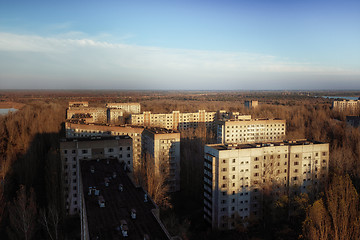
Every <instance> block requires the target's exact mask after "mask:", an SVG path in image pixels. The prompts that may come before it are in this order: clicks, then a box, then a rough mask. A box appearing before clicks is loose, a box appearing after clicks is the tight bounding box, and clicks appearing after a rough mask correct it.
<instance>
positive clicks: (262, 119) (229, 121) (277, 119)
mask: <svg viewBox="0 0 360 240" xmlns="http://www.w3.org/2000/svg"><path fill="white" fill-rule="evenodd" d="M250 116H251V115H250ZM272 120H275V121H285V119H281V118H253V119H246V118H245V119H226V120H224V121H221V122H226V123H232V122H254V121H272Z"/></svg>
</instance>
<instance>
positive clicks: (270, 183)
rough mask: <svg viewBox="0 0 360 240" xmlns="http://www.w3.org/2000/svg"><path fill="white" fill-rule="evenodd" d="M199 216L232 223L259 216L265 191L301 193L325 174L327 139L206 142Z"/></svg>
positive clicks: (222, 226)
mask: <svg viewBox="0 0 360 240" xmlns="http://www.w3.org/2000/svg"><path fill="white" fill-rule="evenodd" d="M204 158H205V159H204V218H205V220H206V221H207V222H209V223H210V224H211V225H212V227H213V228H218V229H223V230H226V229H233V228H235V226H236V222H238V220H239V218H240V219H241V221H244V222H246V221H247V219H248V218H249V217H253V218H261V217H262V216H263V208H262V203H263V197H264V194H271V196H274V198H275V199H276V197H279V196H281V195H293V194H299V193H306V192H308V191H310V190H311V189H312V188H317V187H320V186H321V185H323V183H324V182H325V181H326V179H327V176H328V168H329V144H328V143H320V142H310V141H306V140H297V141H288V142H287V141H282V142H272V143H257V144H228V145H224V144H213V145H206V146H205V156H204Z"/></svg>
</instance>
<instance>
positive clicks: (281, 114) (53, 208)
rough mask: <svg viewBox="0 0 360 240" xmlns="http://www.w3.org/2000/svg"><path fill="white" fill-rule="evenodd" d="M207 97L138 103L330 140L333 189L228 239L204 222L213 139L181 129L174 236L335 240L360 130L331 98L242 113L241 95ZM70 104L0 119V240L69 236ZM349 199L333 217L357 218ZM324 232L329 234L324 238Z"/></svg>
mask: <svg viewBox="0 0 360 240" xmlns="http://www.w3.org/2000/svg"><path fill="white" fill-rule="evenodd" d="M250 95H251V94H250ZM210 97H211V98H216V101H214V100H206V101H198V99H193V98H194V97H193V96H191V99H192V100H178V98H179V96H176V97H174V96H172V97H170V98H167V97H166V94H161V96H160V97H159V98H157V97H156V96H154V95H151V98H147V99H146V97H144V98H142V97H141V96H139V97H138V99H139V100H140V99H141V104H142V110H144V111H152V112H154V113H164V112H171V111H173V110H179V111H181V112H197V111H198V110H199V109H205V110H206V111H217V110H219V109H224V110H227V111H238V112H241V113H243V114H251V115H252V117H253V118H282V119H286V121H287V138H289V139H296V138H307V139H311V140H316V141H324V142H329V143H330V178H329V184H328V185H326V186H324V191H323V192H321V193H318V194H314V195H312V196H309V195H300V196H298V197H296V198H295V197H294V198H290V199H289V198H286V197H285V196H284V197H282V198H280V199H278V200H277V201H273V202H270V204H269V206H268V208H267V210H266V211H267V213H268V214H267V216H266V218H265V219H264V221H261V222H256V221H254V222H252V223H251V224H250V225H249V227H248V228H247V229H244V228H242V227H241V224H239V226H238V228H237V230H236V231H230V232H227V233H226V234H224V233H220V232H217V231H212V230H210V229H209V228H208V226H207V225H206V224H205V223H204V221H203V210H202V209H203V148H204V145H205V144H206V143H212V142H213V141H214V138H215V135H214V133H213V132H211V131H206V130H205V128H198V129H196V130H194V131H192V130H189V131H186V132H182V134H181V189H182V191H181V192H180V193H178V194H175V195H174V196H172V199H173V206H174V208H173V210H171V211H168V212H165V213H164V214H163V217H164V218H165V220H164V222H165V224H166V226H167V227H168V228H169V230H170V232H171V233H173V234H174V235H180V236H182V237H183V239H216V238H223V239H226V238H228V239H234V238H236V239H297V238H298V237H302V238H303V239H335V237H334V236H338V235H335V234H336V232H337V231H338V230H335V224H336V223H337V222H335V221H334V219H335V217H334V216H335V215H334V211H333V210H332V208H333V206H334V204H331V203H334V199H338V200H339V199H342V198H343V197H342V196H343V194H344V192H343V191H345V189H350V190H351V192H352V195H351V196H358V195H357V193H358V192H359V190H360V130H359V129H354V128H352V127H349V126H346V123H345V122H344V119H345V114H341V113H337V112H334V111H332V110H331V109H330V101H328V100H326V99H315V100H311V99H309V98H308V97H306V96H304V97H302V95H300V96H299V97H296V98H295V97H294V96H291V97H289V98H286V96H282V98H281V99H280V98H272V97H269V96H267V98H262V100H261V101H260V106H259V107H258V108H255V109H245V108H244V106H243V99H244V98H242V100H240V99H239V100H237V99H236V94H234V95H233V96H232V97H234V101H221V97H219V96H217V95H216V94H211V96H206V97H203V98H204V99H206V98H210ZM99 98H101V96H100V97H99ZM175 98H177V99H175ZM187 98H189V96H187ZM150 99H151V100H150ZM224 99H227V98H224ZM298 99H301V100H302V101H298ZM72 100H74V99H72ZM255 100H256V99H255ZM66 103H67V102H64V103H61V102H56V103H53V102H51V101H46V102H45V101H39V102H34V103H30V104H29V103H28V105H27V106H25V107H24V108H23V109H22V110H21V111H18V112H16V113H11V114H9V115H7V116H5V117H0V139H1V140H0V179H1V188H0V236H1V239H21V238H23V239H63V237H64V232H66V231H65V230H64V227H63V222H61V220H62V218H61V214H59V213H61V212H62V209H61V202H60V199H61V197H60V186H59V184H60V181H59V177H60V176H59V173H60V166H59V165H60V161H59V159H58V158H59V156H58V152H57V149H58V142H59V132H60V130H61V123H62V122H63V121H64V118H65V108H66ZM347 175H348V176H349V177H346V176H347ZM339 181H342V182H344V184H343V185H341V186H347V187H341V188H337V190H333V186H334V184H336V183H337V182H339ZM351 186H353V187H351ZM346 199H352V200H351V201H350V200H349V201H348V200H346V201H340V200H339V201H338V203H337V204H338V206H341V207H338V208H337V210H338V212H337V213H336V212H335V214H337V215H336V216H345V215H346V212H341V211H342V210H344V211H345V209H349V208H350V209H352V212H354V213H356V211H358V209H359V199H358V197H357V198H356V197H352V198H346ZM290 207H291V208H292V209H294V208H296V212H295V213H294V212H293V213H294V214H293V215H291V216H290V215H289V214H288V213H289V211H290ZM354 209H355V210H354ZM19 212H26V213H27V214H26V216H28V217H27V218H23V219H22V223H29V224H27V225H26V226H28V227H27V228H21V227H20V225H19V223H18V222H17V221H16V220H17V219H21V218H19V215H16V214H18V213H19ZM174 213H175V214H174ZM346 216H347V217H348V218H349V219H356V218H354V216H358V215H356V214H355V215H351V214H350V215H346ZM51 219H52V220H51ZM323 219H325V220H323ZM310 223H313V225H311V224H310ZM355 223H356V221H355ZM337 224H338V225H339V224H340V223H337ZM22 226H24V224H23V225H22ZM349 226H350V225H349ZM357 227H358V225H351V226H350V228H337V229H341V231H346V233H349V234H350V235H346V234H344V236H354V235H351V234H356V233H357V232H356V231H355V230H356V228H357ZM324 231H325V233H324ZM320 233H321V234H322V235H321V236H326V237H319V236H320V235H319V234H320ZM348 239H351V238H348ZM355 239H356V238H355Z"/></svg>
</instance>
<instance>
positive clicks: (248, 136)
mask: <svg viewBox="0 0 360 240" xmlns="http://www.w3.org/2000/svg"><path fill="white" fill-rule="evenodd" d="M285 135H286V120H282V119H249V120H226V121H219V122H218V123H217V133H216V136H217V143H223V144H226V143H248V142H250V143H251V142H266V141H279V140H283V139H284V138H285Z"/></svg>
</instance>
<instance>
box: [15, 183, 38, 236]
mask: <svg viewBox="0 0 360 240" xmlns="http://www.w3.org/2000/svg"><path fill="white" fill-rule="evenodd" d="M9 208H10V211H9V217H10V228H11V230H10V229H9V231H11V232H12V233H15V235H18V236H19V237H20V238H23V239H25V240H28V239H31V238H32V237H33V235H34V233H35V228H36V214H37V210H36V202H35V193H34V190H33V189H30V196H29V197H28V196H27V194H26V188H25V186H24V185H20V189H19V190H18V191H17V197H16V199H15V200H14V202H13V203H12V204H10V206H9ZM10 235H11V233H10Z"/></svg>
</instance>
